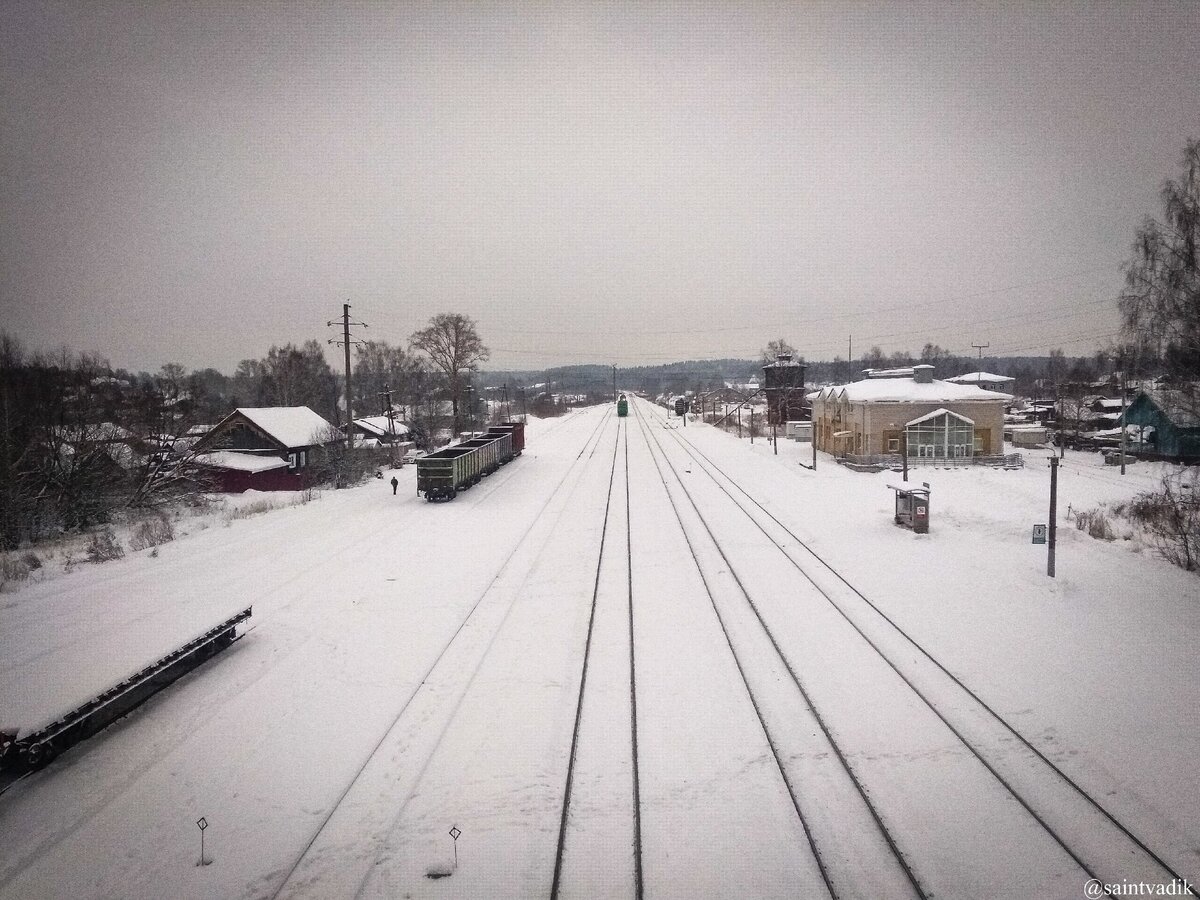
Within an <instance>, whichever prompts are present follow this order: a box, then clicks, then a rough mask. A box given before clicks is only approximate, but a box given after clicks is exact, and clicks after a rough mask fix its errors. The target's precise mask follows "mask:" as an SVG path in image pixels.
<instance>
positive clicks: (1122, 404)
mask: <svg viewBox="0 0 1200 900" xmlns="http://www.w3.org/2000/svg"><path fill="white" fill-rule="evenodd" d="M1124 359H1125V357H1124V354H1122V356H1121V474H1122V475H1124V474H1125V435H1126V425H1125V361H1124Z"/></svg>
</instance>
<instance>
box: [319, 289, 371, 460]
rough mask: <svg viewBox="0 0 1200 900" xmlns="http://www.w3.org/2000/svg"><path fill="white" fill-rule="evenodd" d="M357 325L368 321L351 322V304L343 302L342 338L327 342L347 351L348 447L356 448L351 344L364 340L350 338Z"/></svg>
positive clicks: (326, 324)
mask: <svg viewBox="0 0 1200 900" xmlns="http://www.w3.org/2000/svg"><path fill="white" fill-rule="evenodd" d="M335 324H336V320H334V321H329V322H326V323H325V327H326V328H328V327H330V326H332V325H335ZM351 325H357V326H360V327H362V328H366V327H367V323H366V322H351V321H350V304H349V303H343V304H342V339H341V340H340V341H338V340H335V339H333V338H330V339H329V340H328V341H327V342H326V343H329V344H339V345H341V346H342V347H343V348H344V349H345V351H346V449H347V450H351V449H353V448H354V413H353V412H352V411H351V408H350V345H351V344H361V343H362V341H351V340H350V326H351Z"/></svg>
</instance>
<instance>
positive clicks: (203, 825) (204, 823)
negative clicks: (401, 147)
mask: <svg viewBox="0 0 1200 900" xmlns="http://www.w3.org/2000/svg"><path fill="white" fill-rule="evenodd" d="M196 825H197V827H198V828H199V829H200V862H198V863H196V865H198V866H207V865H208V863H207V862H206V861H205V859H204V829H205V828H207V827H208V819H206V818H204V816H201V817H200V818H199V819H197V820H196Z"/></svg>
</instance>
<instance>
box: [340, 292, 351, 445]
mask: <svg viewBox="0 0 1200 900" xmlns="http://www.w3.org/2000/svg"><path fill="white" fill-rule="evenodd" d="M342 343H343V344H344V345H345V346H344V349H345V351H346V449H347V450H353V449H354V413H353V412H352V411H351V409H350V304H349V303H343V304H342Z"/></svg>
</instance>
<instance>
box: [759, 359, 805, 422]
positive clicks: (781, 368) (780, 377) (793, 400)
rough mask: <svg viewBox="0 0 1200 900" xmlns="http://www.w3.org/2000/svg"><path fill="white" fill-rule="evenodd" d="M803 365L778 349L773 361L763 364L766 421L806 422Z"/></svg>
mask: <svg viewBox="0 0 1200 900" xmlns="http://www.w3.org/2000/svg"><path fill="white" fill-rule="evenodd" d="M804 368H805V366H804V363H802V362H796V360H794V359H793V358H792V354H790V353H780V354H779V355H778V356H776V357H775V362H773V363H767V365H765V366H763V374H764V375H765V376H766V379H765V381H764V382H763V384H764V385H765V387H766V390H765V392H766V395H767V424H768V425H784V424H786V423H788V422H806V421H808V420H809V419H810V418H811V417H812V414H811V408H810V407H809V406H808V404H807V403H805V402H804Z"/></svg>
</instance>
